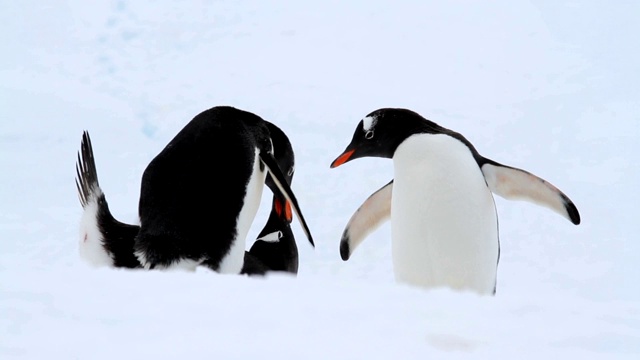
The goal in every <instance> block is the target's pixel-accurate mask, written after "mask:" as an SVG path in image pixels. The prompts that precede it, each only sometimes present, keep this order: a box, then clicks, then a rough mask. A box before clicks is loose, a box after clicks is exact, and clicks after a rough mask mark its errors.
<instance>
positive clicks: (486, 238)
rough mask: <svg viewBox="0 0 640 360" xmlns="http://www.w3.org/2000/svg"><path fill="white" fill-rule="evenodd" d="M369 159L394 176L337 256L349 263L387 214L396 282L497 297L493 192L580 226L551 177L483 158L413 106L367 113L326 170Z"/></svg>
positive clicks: (362, 212) (352, 223)
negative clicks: (381, 161)
mask: <svg viewBox="0 0 640 360" xmlns="http://www.w3.org/2000/svg"><path fill="white" fill-rule="evenodd" d="M367 156H370V157H382V158H391V159H393V165H394V180H392V181H391V182H389V183H388V184H386V185H385V186H383V187H382V188H381V189H379V190H378V191H376V192H375V193H373V194H372V195H371V196H370V197H369V198H368V199H367V200H366V201H365V202H364V203H363V204H362V206H361V207H360V208H359V209H358V210H357V211H356V212H355V213H354V214H353V216H352V217H351V219H350V220H349V222H348V224H347V226H346V228H345V230H344V233H343V235H342V239H341V242H340V255H341V257H342V259H343V260H345V261H346V260H348V259H349V257H350V256H351V254H352V253H353V251H354V250H355V248H356V247H357V246H358V245H359V244H360V243H361V242H362V241H363V240H364V238H365V237H366V236H367V235H368V234H369V233H371V232H372V231H374V230H375V229H376V228H377V227H378V226H379V225H381V224H382V223H383V222H384V221H386V220H387V219H389V217H390V218H391V233H392V260H393V269H394V275H395V278H396V280H397V281H399V282H404V283H409V284H412V285H417V286H422V287H426V288H433V287H443V286H444V287H450V288H453V289H458V290H470V291H475V292H477V293H479V294H494V293H495V291H496V273H497V266H498V259H499V254H500V247H499V239H498V219H497V213H496V208H495V203H494V200H493V196H492V194H491V193H492V192H493V193H495V194H498V195H500V196H502V197H504V198H506V199H521V200H527V201H530V202H533V203H536V204H538V205H542V206H546V207H548V208H550V209H551V210H553V211H555V212H557V213H559V214H560V215H562V216H564V217H565V218H567V219H568V220H569V221H571V222H572V223H573V224H576V225H577V224H579V223H580V215H579V213H578V210H577V208H576V207H575V205H574V204H573V202H571V200H570V199H569V198H568V197H567V196H566V195H565V194H564V193H562V192H561V191H560V190H558V189H557V188H556V187H555V186H553V185H551V184H550V183H549V182H547V181H545V180H543V179H541V178H539V177H537V176H535V175H533V174H531V173H529V172H526V171H524V170H520V169H517V168H513V167H510V166H506V165H502V164H500V163H497V162H495V161H493V160H491V159H488V158H485V157H483V156H481V155H480V154H479V153H478V151H477V150H476V149H475V148H474V147H473V145H472V144H471V143H470V142H469V141H468V140H467V139H466V138H465V137H464V136H462V135H461V134H459V133H457V132H454V131H452V130H449V129H446V128H444V127H442V126H440V125H438V124H436V123H434V122H432V121H429V120H427V119H425V118H423V117H422V116H420V115H419V114H417V113H415V112H413V111H410V110H406V109H391V108H385V109H379V110H376V111H374V112H372V113H370V114H369V115H367V116H366V117H365V118H364V119H363V120H361V121H360V123H359V124H358V126H357V128H356V130H355V133H354V135H353V138H352V140H351V143H350V144H349V145H348V146H347V148H346V149H345V151H344V152H343V153H342V154H341V155H340V156H338V158H336V159H335V160H334V161H333V163H332V164H331V167H332V168H335V167H338V166H340V165H342V164H344V163H346V162H348V161H351V160H353V159H357V158H361V157H367Z"/></svg>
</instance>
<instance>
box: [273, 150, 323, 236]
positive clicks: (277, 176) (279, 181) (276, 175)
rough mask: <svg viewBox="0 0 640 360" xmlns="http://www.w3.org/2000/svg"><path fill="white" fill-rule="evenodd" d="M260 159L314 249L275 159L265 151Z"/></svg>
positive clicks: (306, 227) (304, 222) (295, 202)
mask: <svg viewBox="0 0 640 360" xmlns="http://www.w3.org/2000/svg"><path fill="white" fill-rule="evenodd" d="M260 159H261V160H262V163H263V164H264V165H265V166H266V167H267V170H269V173H270V174H271V175H272V179H273V182H274V183H275V185H276V186H277V187H278V190H280V192H281V193H282V195H283V196H284V197H285V198H286V199H287V200H288V201H289V202H290V203H291V204H292V207H293V211H294V212H295V213H296V216H298V219H299V220H300V223H301V224H302V229H303V230H304V233H305V235H306V236H307V239H309V242H310V243H311V245H312V246H314V247H315V244H314V243H313V238H312V237H311V231H310V230H309V227H308V226H307V222H306V221H305V220H304V216H302V212H301V211H300V207H299V206H298V200H297V199H296V197H295V195H294V194H293V191H292V190H291V187H290V186H289V184H287V181H286V178H285V177H284V175H283V174H282V171H281V170H280V167H279V166H278V163H277V162H276V159H275V158H274V157H273V154H270V153H268V152H266V151H261V152H260Z"/></svg>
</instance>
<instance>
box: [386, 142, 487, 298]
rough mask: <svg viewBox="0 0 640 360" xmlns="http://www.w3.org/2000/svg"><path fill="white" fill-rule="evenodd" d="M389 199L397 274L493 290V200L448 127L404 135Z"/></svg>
mask: <svg viewBox="0 0 640 360" xmlns="http://www.w3.org/2000/svg"><path fill="white" fill-rule="evenodd" d="M393 163H394V171H395V174H394V179H395V180H394V186H393V195H392V202H391V231H392V238H393V244H392V251H393V266H394V273H395V276H396V279H397V280H398V281H401V282H406V283H410V284H414V285H419V286H424V287H440V286H446V287H450V288H454V289H460V290H473V291H476V292H478V293H481V294H492V293H493V291H494V289H495V282H496V270H497V263H498V247H499V245H498V223H497V216H496V211H495V204H494V201H493V197H492V195H491V192H490V191H489V189H488V188H487V185H486V183H485V180H484V177H483V175H482V172H481V171H480V169H479V167H478V165H477V163H476V161H475V160H474V158H473V155H472V154H471V151H470V150H469V148H468V147H467V146H465V145H464V144H463V143H461V142H460V141H458V140H457V139H455V138H453V137H450V136H448V135H441V134H438V135H432V134H419V135H413V136H411V137H409V138H407V139H406V140H405V141H404V142H403V143H402V144H400V146H399V147H398V148H397V150H396V152H395V154H394V157H393Z"/></svg>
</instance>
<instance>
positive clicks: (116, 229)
mask: <svg viewBox="0 0 640 360" xmlns="http://www.w3.org/2000/svg"><path fill="white" fill-rule="evenodd" d="M76 187H77V189H78V197H79V199H80V204H81V205H82V208H83V209H84V211H85V214H84V215H83V217H88V218H89V219H90V220H91V221H89V222H87V223H83V224H82V226H83V231H84V235H83V237H84V238H83V239H82V240H83V241H82V243H81V246H84V245H85V244H86V243H87V242H94V243H99V244H101V245H102V246H101V250H102V251H104V252H105V253H106V255H108V256H109V257H110V258H111V259H112V263H111V264H109V265H110V266H113V267H125V268H140V267H141V266H140V262H139V261H138V259H137V258H136V257H135V255H134V253H133V244H134V239H135V236H136V235H137V234H138V230H139V226H135V225H129V224H124V223H121V222H119V221H118V220H116V219H115V218H114V217H113V216H112V215H111V212H110V211H109V205H108V204H107V200H106V198H105V196H104V193H103V192H102V189H100V185H99V183H98V172H97V170H96V163H95V159H94V156H93V147H92V145H91V138H90V137H89V133H88V132H86V131H85V132H84V133H83V134H82V143H81V148H80V152H79V153H78V162H77V163H76ZM94 203H95V206H91V205H93V204H94ZM85 227H91V228H85ZM91 251H95V248H94V249H92V250H91ZM81 254H83V251H81ZM91 259H95V254H90V255H87V260H88V261H89V262H92V260H91Z"/></svg>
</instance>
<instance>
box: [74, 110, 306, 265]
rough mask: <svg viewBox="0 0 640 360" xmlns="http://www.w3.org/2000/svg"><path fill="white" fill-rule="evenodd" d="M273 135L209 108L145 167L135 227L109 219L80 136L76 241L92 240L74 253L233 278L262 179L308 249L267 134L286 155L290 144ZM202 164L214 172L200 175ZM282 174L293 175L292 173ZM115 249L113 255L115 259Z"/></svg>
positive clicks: (241, 116)
mask: <svg viewBox="0 0 640 360" xmlns="http://www.w3.org/2000/svg"><path fill="white" fill-rule="evenodd" d="M274 129H277V127H275V126H274V125H273V124H271V123H268V122H266V121H264V120H262V119H260V118H259V117H257V116H256V115H254V114H251V113H248V112H244V111H241V110H238V109H234V108H230V107H216V108H212V109H210V110H207V111H205V112H203V113H201V114H199V115H198V116H196V117H195V118H194V119H193V120H192V121H191V122H190V123H189V124H188V125H187V126H185V128H184V129H183V130H182V131H181V132H180V133H179V134H178V135H177V136H176V137H175V138H174V139H173V140H172V141H171V142H170V143H169V145H167V147H166V148H165V149H164V150H163V151H162V152H161V153H160V154H159V155H158V156H157V157H156V158H155V159H154V160H153V161H152V162H151V164H150V165H149V166H148V167H147V170H146V171H145V175H144V176H143V182H142V191H141V199H140V208H139V213H140V220H141V226H140V227H138V226H133V225H126V224H122V223H120V222H118V221H116V220H115V219H113V217H112V216H111V214H110V212H109V210H108V206H107V204H106V200H105V199H104V195H103V194H102V191H101V189H100V187H99V185H98V182H97V174H96V171H95V162H94V159H93V152H92V149H91V143H90V140H89V137H88V134H86V133H85V135H84V136H83V144H82V158H81V157H80V155H79V157H78V166H77V172H78V174H77V175H78V179H77V185H78V191H79V194H80V198H81V203H82V204H83V207H84V208H85V211H84V214H83V222H82V223H83V225H82V227H81V230H82V233H81V238H82V239H84V240H85V241H86V239H87V238H88V239H93V240H94V241H92V244H94V245H91V246H87V245H86V244H85V246H81V254H82V253H83V252H84V254H83V255H84V257H85V258H88V260H90V261H91V262H93V263H94V264H96V263H98V264H99V263H101V262H102V263H103V264H106V265H111V266H122V265H119V264H121V263H122V262H121V261H119V259H120V258H125V259H127V262H126V263H127V267H139V266H140V265H144V266H145V267H147V268H152V267H167V266H171V265H179V266H180V265H182V266H186V267H191V268H192V267H194V266H195V265H198V264H203V265H206V266H208V267H210V268H212V269H213V270H215V271H219V272H231V273H239V272H240V270H241V267H242V263H243V257H244V237H245V236H246V232H247V231H248V227H249V226H250V225H251V222H252V220H253V216H254V215H255V211H256V210H257V204H258V203H259V200H260V196H261V191H262V185H263V184H264V179H265V176H266V172H268V173H269V179H270V180H269V182H270V183H272V185H271V186H270V187H271V188H272V190H273V191H274V195H275V196H276V197H278V198H281V199H285V200H284V201H286V203H284V204H287V205H288V206H289V208H291V205H293V206H292V207H293V211H294V212H296V214H297V215H298V218H299V219H300V221H301V223H302V226H303V229H304V231H305V233H306V235H307V236H308V238H309V241H310V242H311V244H312V245H313V240H312V238H311V235H310V233H309V231H308V227H307V225H306V222H305V220H304V217H303V216H302V214H301V212H300V210H299V207H298V204H297V200H296V199H295V196H294V194H293V193H292V192H291V189H290V187H289V185H288V181H290V176H289V178H287V177H285V176H284V175H283V174H282V172H281V170H280V168H279V166H278V162H277V161H276V159H274V156H273V147H277V146H279V144H277V141H276V140H274V141H273V143H274V145H273V146H272V139H271V138H270V133H269V131H270V130H271V131H278V132H280V133H281V134H280V135H279V138H282V137H284V140H286V146H288V149H290V144H289V142H288V139H287V138H286V136H285V135H284V133H282V132H281V131H280V130H279V129H277V130H274ZM276 137H278V136H276ZM291 151H292V150H291ZM249 153H250V154H251V156H246V155H247V154H249ZM243 156H244V157H243ZM292 159H293V158H292V157H291V162H292ZM234 160H235V161H234ZM285 163H286V162H285ZM207 164H209V166H210V167H211V168H212V170H213V171H208V170H207V169H206V168H203V166H206V165H207ZM246 169H249V170H250V171H249V172H248V174H247V172H246V171H244V170H246ZM285 171H287V172H291V175H292V174H293V173H292V170H291V169H287V170H285ZM243 176H244V177H243ZM238 183H239V184H238ZM238 189H240V191H239V190H238ZM251 196H253V198H252V197H251ZM256 198H257V199H256ZM234 200H235V201H234ZM289 204H291V205H289ZM233 211H235V216H234V214H233ZM287 227H288V223H287ZM119 228H124V229H126V230H125V231H126V234H125V235H123V236H119V237H118V236H113V235H114V234H115V233H114V231H113V230H114V229H115V230H117V229H119ZM116 233H117V232H116ZM132 234H134V235H133V237H132V236H131V235H132ZM230 236H231V237H230ZM96 239H97V240H96ZM292 240H293V238H292ZM81 241H82V240H81ZM115 243H117V244H118V246H117V250H118V251H115V252H114V251H113V249H114V244H115ZM224 249H226V251H225V250H224ZM237 249H240V251H238V250H237ZM92 250H93V251H92ZM100 250H104V251H100ZM198 251H200V254H199V255H198V256H196V254H197V252H198ZM89 254H97V255H94V256H89ZM296 255H297V254H296ZM132 256H133V258H132ZM238 258H239V259H238ZM133 259H135V260H136V261H137V262H136V261H134V260H133ZM171 259H173V260H171ZM295 261H296V263H297V256H296V258H295ZM178 263H182V264H178ZM185 263H186V264H185ZM225 264H227V265H229V266H230V267H231V268H229V267H225Z"/></svg>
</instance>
